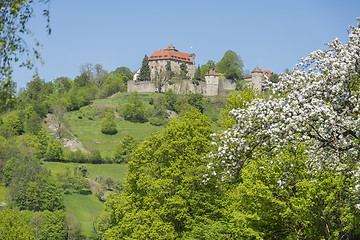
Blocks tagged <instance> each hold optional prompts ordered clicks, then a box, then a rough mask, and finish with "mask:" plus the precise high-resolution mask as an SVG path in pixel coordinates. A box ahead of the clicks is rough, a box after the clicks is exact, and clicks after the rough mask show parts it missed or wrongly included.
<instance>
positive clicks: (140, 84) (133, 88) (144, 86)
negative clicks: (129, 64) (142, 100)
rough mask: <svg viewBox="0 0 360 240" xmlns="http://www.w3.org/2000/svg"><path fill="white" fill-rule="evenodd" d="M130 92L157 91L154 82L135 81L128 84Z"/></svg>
mask: <svg viewBox="0 0 360 240" xmlns="http://www.w3.org/2000/svg"><path fill="white" fill-rule="evenodd" d="M127 91H128V92H156V91H157V89H156V87H155V85H154V83H153V82H150V81H134V80H130V81H128V82H127Z"/></svg>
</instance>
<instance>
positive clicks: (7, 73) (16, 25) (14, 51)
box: [0, 0, 51, 110]
mask: <svg viewBox="0 0 360 240" xmlns="http://www.w3.org/2000/svg"><path fill="white" fill-rule="evenodd" d="M40 2H42V3H44V4H45V5H47V2H48V1H45V0H44V1H40ZM34 4H35V2H34V1H33V0H30V1H15V0H12V1H1V2H0V9H1V14H0V102H1V108H3V109H2V110H4V106H8V105H9V102H11V101H12V96H13V93H14V92H13V89H14V88H13V86H14V83H13V82H12V81H11V76H12V72H13V70H12V64H13V63H15V62H18V61H19V59H21V57H25V58H24V61H23V62H22V63H21V64H20V66H22V67H27V68H29V69H32V68H33V67H34V60H35V59H39V58H40V53H39V48H40V44H39V42H37V41H35V44H34V45H35V46H34V47H32V45H28V44H27V42H26V41H25V39H29V37H30V39H31V37H32V34H31V30H30V29H29V27H28V22H29V20H30V19H31V17H32V14H33V7H34ZM43 15H44V16H45V17H46V19H47V22H48V24H47V26H46V29H47V30H48V33H49V34H50V32H51V29H50V26H49V21H50V18H49V11H48V9H47V8H46V7H44V10H43Z"/></svg>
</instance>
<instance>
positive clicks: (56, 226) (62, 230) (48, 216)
mask: <svg viewBox="0 0 360 240" xmlns="http://www.w3.org/2000/svg"><path fill="white" fill-rule="evenodd" d="M42 215H43V216H42V222H43V223H42V226H41V228H42V229H41V235H40V236H41V237H40V239H56V240H61V239H66V237H67V229H66V222H65V220H66V215H65V212H64V210H56V211H54V212H50V211H48V210H45V211H43V212H42Z"/></svg>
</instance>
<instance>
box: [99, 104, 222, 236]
mask: <svg viewBox="0 0 360 240" xmlns="http://www.w3.org/2000/svg"><path fill="white" fill-rule="evenodd" d="M210 133H211V127H210V123H209V119H208V118H207V117H205V116H204V115H202V114H201V113H200V112H199V111H197V110H193V111H191V112H188V113H186V114H183V115H180V116H179V117H177V118H175V119H172V120H170V122H169V124H168V126H167V128H166V129H165V131H163V132H162V133H160V134H156V135H153V136H151V137H150V138H149V139H148V140H147V141H145V142H144V143H143V144H142V145H140V146H139V148H137V150H136V151H135V152H134V153H133V154H132V161H131V162H130V163H129V173H128V177H127V180H126V181H127V182H126V184H125V189H124V194H123V195H122V197H121V200H120V199H119V197H118V196H114V195H113V196H111V197H110V198H109V200H107V202H106V209H107V210H108V211H109V213H110V214H112V217H111V219H114V221H113V222H112V224H113V227H112V228H111V229H109V230H108V231H107V232H105V234H104V236H103V238H104V239H111V237H114V236H117V238H131V239H175V238H177V237H178V238H181V237H183V238H184V239H201V238H197V237H194V238H191V237H186V236H185V233H186V232H191V231H193V230H194V231H198V232H201V231H203V229H205V227H204V226H206V225H210V224H209V222H211V219H213V218H214V217H215V216H218V215H219V214H220V215H221V213H220V212H219V211H218V209H217V208H216V207H215V206H214V205H216V200H215V199H216V196H217V191H216V188H215V186H212V187H211V186H209V185H207V186H205V185H203V184H202V180H203V177H202V176H203V174H204V173H205V172H204V170H205V169H206V168H205V169H204V168H203V166H202V164H204V163H205V162H206V161H208V160H206V158H204V156H205V155H206V153H207V152H208V151H209V150H210V147H211V144H210Z"/></svg>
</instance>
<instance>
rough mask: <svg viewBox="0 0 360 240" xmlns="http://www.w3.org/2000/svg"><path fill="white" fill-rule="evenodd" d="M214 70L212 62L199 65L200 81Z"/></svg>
mask: <svg viewBox="0 0 360 240" xmlns="http://www.w3.org/2000/svg"><path fill="white" fill-rule="evenodd" d="M214 68H215V62H214V61H212V60H209V61H207V63H205V64H203V65H201V67H200V71H201V79H205V74H206V73H208V72H209V71H210V70H211V69H214Z"/></svg>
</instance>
